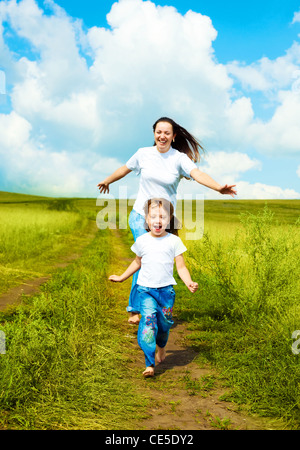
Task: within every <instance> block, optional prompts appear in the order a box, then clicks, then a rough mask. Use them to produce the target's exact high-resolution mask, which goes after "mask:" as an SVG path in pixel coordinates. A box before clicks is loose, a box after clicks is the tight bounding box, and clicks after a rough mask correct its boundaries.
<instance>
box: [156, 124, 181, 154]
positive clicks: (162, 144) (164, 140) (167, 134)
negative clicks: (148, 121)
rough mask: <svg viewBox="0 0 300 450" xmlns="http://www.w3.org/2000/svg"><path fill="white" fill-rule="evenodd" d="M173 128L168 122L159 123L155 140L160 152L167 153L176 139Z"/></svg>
mask: <svg viewBox="0 0 300 450" xmlns="http://www.w3.org/2000/svg"><path fill="white" fill-rule="evenodd" d="M175 136H176V135H175V134H174V133H173V127H172V125H171V124H170V123H168V122H158V124H157V125H156V128H155V130H154V140H155V144H156V146H157V148H158V150H159V151H160V152H161V153H165V152H167V151H168V150H169V149H170V147H171V144H172V141H173V139H174V138H175Z"/></svg>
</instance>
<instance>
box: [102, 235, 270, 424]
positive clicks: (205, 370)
mask: <svg viewBox="0 0 300 450" xmlns="http://www.w3.org/2000/svg"><path fill="white" fill-rule="evenodd" d="M112 233H114V254H115V255H118V258H117V260H112V263H111V264H112V266H111V269H110V273H111V274H112V273H121V272H122V271H123V270H124V268H126V267H127V266H128V265H129V263H130V261H131V260H132V259H131V258H130V256H131V255H130V253H131V252H130V250H128V249H129V248H130V246H129V245H128V242H127V243H125V242H124V241H123V239H122V235H121V234H120V232H118V231H116V230H112ZM126 239H127V240H128V238H126ZM126 239H125V240H126ZM130 285H131V279H130V281H129V280H126V281H125V282H124V283H116V284H114V283H113V284H112V287H111V289H112V295H114V296H115V297H118V298H119V300H120V303H121V306H122V307H124V310H123V311H125V308H126V305H127V297H128V294H129V290H130ZM174 310H175V315H176V301H175V307H174ZM120 311H121V310H120ZM126 322H127V313H126V312H124V330H125V337H126V339H127V341H128V345H129V346H130V349H131V350H130V354H131V358H130V359H131V362H130V363H129V371H128V373H129V376H130V377H131V378H132V383H133V389H134V391H133V392H134V395H136V396H137V395H143V396H146V398H147V400H148V406H147V408H146V410H145V416H146V417H145V418H144V419H142V420H139V421H138V422H137V423H135V424H134V429H137V430H217V429H220V430H228V429H229V430H263V429H275V428H276V427H275V426H274V423H272V422H271V421H270V420H267V419H264V418H256V417H253V416H249V415H247V414H246V413H245V412H243V411H242V410H241V408H240V407H239V406H238V405H236V404H233V403H231V402H227V401H224V400H221V399H220V398H221V396H222V395H224V394H225V393H226V392H228V391H229V390H230V388H228V387H224V385H223V384H224V383H222V378H221V377H220V375H219V374H218V373H217V372H216V371H215V370H214V368H213V367H211V366H209V365H207V364H205V365H204V364H201V363H200V362H197V359H198V357H199V354H198V353H197V352H196V351H195V350H194V349H192V348H191V347H188V346H187V345H186V342H187V339H186V337H187V335H188V333H189V331H188V324H186V323H184V322H182V321H179V320H178V319H176V317H175V323H174V326H173V327H172V329H171V332H170V338H169V342H168V346H167V356H166V359H165V361H164V362H163V363H161V364H159V365H158V366H157V367H156V369H155V376H154V378H147V379H145V378H144V377H143V376H142V371H143V370H144V364H145V363H144V355H143V353H142V351H141V349H140V348H139V347H138V344H137V326H134V325H128V326H127V327H126ZM133 392H131V393H130V395H133ZM131 425H132V424H131Z"/></svg>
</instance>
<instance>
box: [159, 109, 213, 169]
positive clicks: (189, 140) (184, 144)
mask: <svg viewBox="0 0 300 450" xmlns="http://www.w3.org/2000/svg"><path fill="white" fill-rule="evenodd" d="M159 122H167V123H169V124H170V125H172V127H173V133H174V134H176V137H175V142H173V143H172V147H173V148H175V149H176V150H178V151H179V152H181V153H185V154H186V155H187V156H188V157H189V158H190V159H191V160H192V161H194V162H198V161H200V153H204V148H203V147H202V145H201V144H200V142H199V141H198V140H197V139H196V138H195V137H194V136H192V135H191V134H190V133H189V132H188V131H187V130H186V129H185V128H183V127H182V126H181V125H178V123H176V122H175V121H174V120H173V119H170V118H169V117H161V118H160V119H158V120H157V121H156V122H155V124H154V125H153V131H155V129H156V125H157V124H158V123H159Z"/></svg>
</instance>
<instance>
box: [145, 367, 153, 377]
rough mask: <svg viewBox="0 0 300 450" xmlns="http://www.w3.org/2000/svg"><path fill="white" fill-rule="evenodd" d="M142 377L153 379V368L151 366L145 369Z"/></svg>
mask: <svg viewBox="0 0 300 450" xmlns="http://www.w3.org/2000/svg"><path fill="white" fill-rule="evenodd" d="M143 375H144V377H145V378H148V377H154V367H153V366H149V367H146V370H144V372H143Z"/></svg>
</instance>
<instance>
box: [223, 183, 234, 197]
mask: <svg viewBox="0 0 300 450" xmlns="http://www.w3.org/2000/svg"><path fill="white" fill-rule="evenodd" d="M235 186H236V184H232V185H231V186H228V184H225V185H224V186H221V187H220V189H219V192H220V194H228V195H231V197H234V196H235V195H236V194H237V191H236V190H235V189H232V188H234V187H235Z"/></svg>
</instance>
